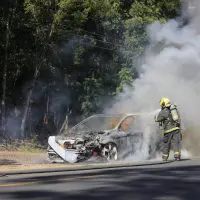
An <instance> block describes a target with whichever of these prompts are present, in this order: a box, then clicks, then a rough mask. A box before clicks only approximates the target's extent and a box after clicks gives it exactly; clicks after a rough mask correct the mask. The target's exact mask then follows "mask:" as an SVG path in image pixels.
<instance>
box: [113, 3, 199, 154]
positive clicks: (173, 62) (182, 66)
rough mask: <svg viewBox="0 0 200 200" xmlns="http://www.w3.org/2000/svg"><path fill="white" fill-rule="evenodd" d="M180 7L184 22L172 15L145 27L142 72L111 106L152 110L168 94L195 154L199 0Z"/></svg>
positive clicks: (197, 109)
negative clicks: (179, 115) (147, 44)
mask: <svg viewBox="0 0 200 200" xmlns="http://www.w3.org/2000/svg"><path fill="white" fill-rule="evenodd" d="M183 9H184V11H183V16H184V17H186V16H187V17H189V18H190V19H189V20H188V24H187V25H184V26H183V25H182V24H183V23H181V21H180V19H179V20H175V19H174V20H170V21H168V22H167V23H165V24H161V23H159V22H156V23H154V24H152V25H149V26H148V27H147V32H148V35H149V40H150V46H149V47H148V48H147V50H146V53H145V58H144V64H143V65H142V66H139V68H140V70H141V69H142V70H141V71H142V73H141V74H140V77H139V78H138V79H137V80H135V81H134V83H133V86H134V89H132V90H130V89H127V90H126V92H125V93H123V94H122V95H121V96H119V97H118V100H117V102H116V103H115V104H114V105H113V108H112V109H111V110H112V111H113V110H115V112H116V110H118V111H120V112H121V111H123V112H128V113H130V112H151V111H154V110H156V109H159V100H160V99H161V98H162V97H168V98H169V99H170V100H171V101H172V102H173V103H176V105H177V106H178V108H179V110H180V114H181V117H182V123H183V129H184V131H185V130H187V129H190V133H189V134H190V135H186V136H185V137H186V139H185V140H187V141H186V143H187V145H186V146H187V147H188V149H189V150H190V152H192V153H193V155H197V151H198V150H199V149H200V146H199V145H196V147H195V148H194V143H193V142H194V141H200V133H198V131H199V130H200V129H198V126H199V122H200V110H199V102H200V29H199V27H200V26H199V23H200V20H199V19H200V14H199V13H200V12H199V11H200V2H199V1H188V2H187V5H185V4H184V6H183ZM191 128H192V129H191ZM191 138H193V141H192V139H191ZM188 141H190V142H188ZM147 142H148V141H147ZM197 143H198V142H197Z"/></svg>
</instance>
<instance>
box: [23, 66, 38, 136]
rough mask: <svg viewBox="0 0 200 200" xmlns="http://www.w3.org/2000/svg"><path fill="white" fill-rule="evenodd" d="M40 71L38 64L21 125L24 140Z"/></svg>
mask: <svg viewBox="0 0 200 200" xmlns="http://www.w3.org/2000/svg"><path fill="white" fill-rule="evenodd" d="M39 70H40V64H38V65H37V66H36V68H35V73H34V77H33V82H32V85H31V88H30V90H29V93H28V95H27V99H26V104H25V109H24V114H23V118H22V123H21V128H20V133H21V134H20V137H21V138H24V136H25V134H24V131H25V127H26V120H27V115H28V111H29V106H30V101H31V97H32V93H33V89H34V87H35V83H36V80H37V77H38V74H39Z"/></svg>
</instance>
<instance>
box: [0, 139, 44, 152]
mask: <svg viewBox="0 0 200 200" xmlns="http://www.w3.org/2000/svg"><path fill="white" fill-rule="evenodd" d="M1 141H2V142H0V151H17V152H24V153H25V152H27V153H45V152H46V149H47V147H46V145H42V144H41V143H40V142H39V141H38V140H37V138H36V137H34V138H32V139H29V140H20V139H6V140H1Z"/></svg>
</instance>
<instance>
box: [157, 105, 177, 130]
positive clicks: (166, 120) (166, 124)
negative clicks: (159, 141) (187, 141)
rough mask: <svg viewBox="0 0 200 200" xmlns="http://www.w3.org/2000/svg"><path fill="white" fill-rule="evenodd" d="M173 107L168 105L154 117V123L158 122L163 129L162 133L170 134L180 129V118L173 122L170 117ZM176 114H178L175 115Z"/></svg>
mask: <svg viewBox="0 0 200 200" xmlns="http://www.w3.org/2000/svg"><path fill="white" fill-rule="evenodd" d="M172 107H175V106H174V105H170V106H168V107H165V108H163V109H162V110H161V111H160V112H159V114H158V115H157V117H156V122H159V123H160V124H161V125H162V128H163V129H164V133H170V132H172V131H175V130H179V129H180V117H178V119H177V120H176V121H175V120H174V119H173V117H172V112H171V109H170V108H172ZM177 114H178V113H177Z"/></svg>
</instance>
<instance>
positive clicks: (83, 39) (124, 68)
mask: <svg viewBox="0 0 200 200" xmlns="http://www.w3.org/2000/svg"><path fill="white" fill-rule="evenodd" d="M179 10H180V1H179V0H168V1H165V0H101V1H99V0H21V1H18V0H9V1H8V0H2V1H1V3H0V36H1V37H0V65H1V74H0V78H1V81H2V84H1V85H2V89H1V90H0V94H1V97H2V98H1V107H2V112H1V121H2V123H1V129H2V130H1V132H0V134H1V136H3V137H18V138H19V137H20V138H31V137H32V136H33V135H35V134H38V135H39V137H40V140H44V139H46V138H47V136H48V135H49V134H55V133H56V132H57V131H58V130H59V128H60V127H61V124H62V122H63V120H64V118H65V116H66V115H69V123H72V124H73V123H75V122H76V121H77V120H79V118H77V116H78V117H83V116H84V117H85V116H88V115H90V114H93V113H98V112H101V111H102V108H104V106H105V104H106V102H108V101H109V100H111V99H112V98H113V97H114V96H116V95H117V94H119V93H120V92H123V90H124V87H125V86H127V85H128V86H129V87H133V88H134V79H136V78H137V70H136V65H137V61H138V58H140V56H142V55H143V53H144V49H145V47H146V45H148V37H147V33H146V29H145V28H146V25H148V24H150V23H153V22H155V21H157V20H159V21H161V22H165V21H167V20H168V19H170V18H174V17H176V16H177V15H178V14H179Z"/></svg>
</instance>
